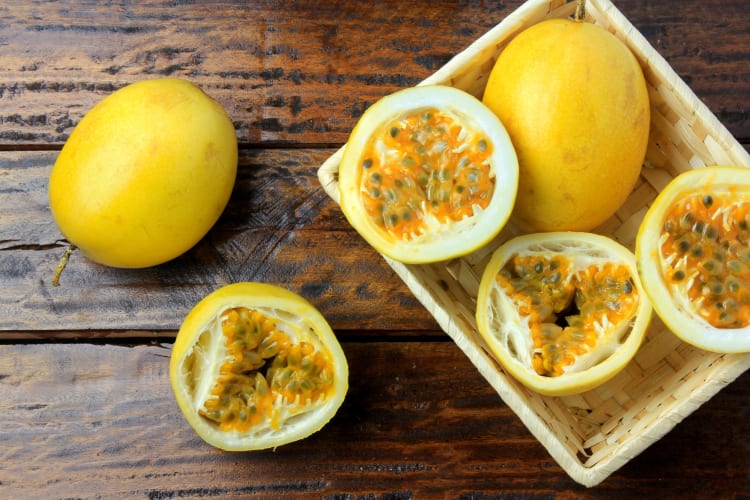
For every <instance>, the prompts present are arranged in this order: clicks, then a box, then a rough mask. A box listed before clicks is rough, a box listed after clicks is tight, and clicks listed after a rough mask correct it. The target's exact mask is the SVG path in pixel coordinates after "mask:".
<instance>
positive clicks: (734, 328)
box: [636, 166, 750, 353]
mask: <svg viewBox="0 0 750 500" xmlns="http://www.w3.org/2000/svg"><path fill="white" fill-rule="evenodd" d="M636 258H637V261H638V267H639V272H640V274H641V279H642V280H643V286H644V289H645V290H646V293H648V295H649V296H650V298H651V302H652V303H653V305H654V310H655V311H656V313H657V314H658V315H659V317H660V318H661V319H662V321H664V323H665V324H666V325H667V326H668V327H669V328H670V329H671V330H672V331H673V332H674V333H675V335H677V336H678V337H679V338H681V339H682V340H684V341H685V342H687V343H689V344H692V345H693V346H696V347H699V348H701V349H705V350H708V351H713V352H719V353H736V352H750V168H746V167H718V166H713V167H705V168H697V169H693V170H689V171H686V172H684V173H682V174H680V175H679V176H677V177H675V178H674V179H673V180H672V181H671V182H670V183H669V184H668V185H667V187H666V188H664V190H662V192H661V193H659V195H658V196H657V198H656V200H655V201H654V203H653V204H652V205H651V207H650V208H649V210H648V212H647V213H646V216H645V218H644V219H643V221H642V223H641V227H640V230H639V232H638V237H637V240H636Z"/></svg>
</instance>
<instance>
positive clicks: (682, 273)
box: [672, 269, 685, 281]
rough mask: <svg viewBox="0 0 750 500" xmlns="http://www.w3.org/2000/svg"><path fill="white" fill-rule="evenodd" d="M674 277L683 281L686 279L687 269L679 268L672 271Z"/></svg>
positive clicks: (675, 279)
mask: <svg viewBox="0 0 750 500" xmlns="http://www.w3.org/2000/svg"><path fill="white" fill-rule="evenodd" d="M672 279H673V280H674V281H682V280H684V279H685V271H683V270H682V269H678V270H677V271H675V272H673V273H672Z"/></svg>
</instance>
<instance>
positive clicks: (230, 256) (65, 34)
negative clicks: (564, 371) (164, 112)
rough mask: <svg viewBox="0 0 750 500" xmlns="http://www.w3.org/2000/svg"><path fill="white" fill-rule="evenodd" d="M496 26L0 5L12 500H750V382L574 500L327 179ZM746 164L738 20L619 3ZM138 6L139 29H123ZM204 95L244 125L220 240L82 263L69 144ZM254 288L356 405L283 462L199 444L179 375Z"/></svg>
mask: <svg viewBox="0 0 750 500" xmlns="http://www.w3.org/2000/svg"><path fill="white" fill-rule="evenodd" d="M520 3H521V2H520V1H518V0H514V1H508V2H478V1H461V2H453V1H436V0H432V1H423V0H413V1H410V2H406V3H404V2H391V1H388V2H373V5H370V2H361V3H358V2H313V1H303V2H280V1H260V2H240V1H237V2H230V1H227V2H156V1H145V2H89V1H87V2H82V1H81V2H34V3H31V2H26V1H23V0H5V1H4V2H3V4H2V5H0V286H1V287H2V292H0V330H1V331H0V339H2V344H1V345H0V414H2V415H3V420H2V423H0V497H2V498H18V497H22V498H71V497H76V498H89V497H136V498H137V497H148V498H175V497H180V498H182V497H200V496H206V497H243V496H248V497H264V498H266V497H283V498H330V499H332V498H342V499H343V498H347V499H349V498H352V499H353V498H490V497H495V498H497V497H500V498H540V497H555V496H560V497H565V498H567V497H584V496H586V497H588V496H591V497H609V496H623V495H628V494H634V493H635V492H638V494H643V495H644V496H646V497H655V496H660V497H671V496H675V497H684V496H701V497H703V496H706V497H711V498H722V497H723V498H727V497H737V496H748V495H750V444H749V443H750V399H749V398H748V394H750V374H748V373H745V374H744V375H742V376H740V377H739V378H738V379H737V380H736V381H735V382H734V383H732V384H731V385H729V386H728V387H726V388H725V389H724V390H722V391H721V392H720V393H719V394H718V395H717V396H715V397H714V398H713V399H711V400H710V401H708V402H706V403H705V404H703V405H702V406H701V407H700V408H699V409H698V410H697V411H696V412H695V413H693V414H692V415H690V416H689V417H688V418H687V419H685V420H684V421H683V422H682V423H680V424H679V425H677V426H676V427H675V428H674V429H673V430H672V431H671V432H670V433H668V434H667V436H665V437H664V438H662V439H661V440H660V441H658V442H657V443H655V444H654V445H652V446H651V447H649V448H648V449H647V450H646V451H644V452H643V453H641V454H640V455H639V456H637V457H635V458H634V459H633V460H631V461H630V462H629V463H628V464H627V465H625V466H624V467H622V468H621V469H620V470H618V471H616V472H615V473H614V474H612V475H611V476H610V477H609V478H608V479H607V480H606V481H604V482H603V483H602V484H601V485H599V486H597V487H595V488H590V489H586V488H584V487H583V486H581V485H579V484H577V483H576V482H574V481H573V480H572V479H570V477H568V475H566V473H565V472H564V471H563V470H562V469H561V468H560V467H559V465H558V464H557V463H556V462H555V461H554V460H553V459H552V458H550V455H549V454H548V453H547V451H546V450H545V448H544V447H543V446H542V445H541V444H540V443H539V442H538V441H537V440H535V439H534V437H533V436H532V435H531V434H530V432H529V431H528V430H527V429H526V427H525V426H524V425H523V424H522V423H521V422H520V421H519V419H518V418H517V416H516V415H515V414H514V413H513V412H512V411H511V410H510V409H509V408H508V407H507V406H506V405H505V404H504V403H503V401H502V400H501V399H500V397H499V396H498V394H497V393H495V392H494V391H493V389H492V388H491V387H490V386H489V385H488V384H487V383H486V381H485V380H484V379H483V378H482V377H481V376H480V375H479V373H478V372H477V371H476V370H475V368H474V366H473V365H472V364H471V363H470V362H469V360H468V359H467V358H466V356H464V354H463V353H462V352H461V351H460V350H459V349H458V348H457V347H456V345H455V344H454V343H453V342H452V341H451V340H450V338H448V337H447V336H446V335H445V334H444V333H443V332H442V331H441V330H440V329H439V327H438V325H437V323H436V322H435V320H434V319H433V318H432V317H431V316H430V315H429V314H428V313H427V312H426V311H425V309H424V308H423V307H422V306H421V304H420V303H419V302H418V301H417V300H415V298H414V297H413V296H412V294H411V293H410V292H409V290H408V289H407V288H406V286H405V285H404V284H403V283H402V281H401V280H400V279H399V278H398V277H397V276H396V275H395V274H394V273H393V271H392V270H391V269H390V267H389V266H388V265H387V264H386V263H385V262H384V260H383V259H382V258H381V257H380V256H379V255H378V254H377V253H376V252H375V251H374V250H372V249H371V248H370V247H368V246H367V245H366V244H365V243H364V242H363V240H362V239H361V238H360V237H359V236H358V235H357V234H356V233H355V232H354V231H353V230H352V229H351V228H350V227H349V226H348V224H347V222H346V220H345V219H344V217H343V216H342V214H341V212H340V210H339V208H338V206H337V205H336V204H335V203H334V202H332V201H331V200H330V199H329V198H328V197H327V196H326V194H325V193H324V192H323V190H322V189H321V188H320V185H319V184H318V181H317V178H316V171H317V168H318V167H319V166H320V164H321V163H322V162H323V161H324V160H325V159H326V158H328V156H329V155H331V154H332V153H333V152H334V151H335V150H336V149H337V148H338V147H340V146H341V145H342V144H343V143H344V142H345V141H346V140H347V137H348V133H349V132H350V130H351V128H352V127H353V126H354V124H355V123H356V121H357V119H358V118H359V117H360V116H361V115H362V113H363V111H364V110H365V109H366V108H367V107H368V106H369V105H370V104H372V103H373V102H374V101H375V100H376V99H378V98H379V97H381V96H383V95H385V94H388V93H390V92H392V91H394V90H396V89H399V88H402V87H407V86H412V85H415V84H417V83H418V82H419V81H420V80H422V79H423V78H425V77H426V76H428V75H429V74H431V73H432V72H434V71H435V70H436V69H437V68H439V67H440V66H441V65H443V64H444V63H446V62H447V61H448V60H449V59H450V58H451V57H452V56H454V55H455V54H457V53H458V52H460V51H461V50H463V49H464V48H466V47H467V46H468V45H469V44H470V43H471V42H472V41H473V40H475V39H476V38H477V37H478V36H480V35H481V34H482V33H484V32H486V31H487V30H488V29H490V28H491V27H492V26H493V25H495V24H496V23H498V22H499V21H501V20H502V19H503V18H504V17H505V16H507V15H508V14H509V13H510V12H511V11H513V10H514V9H515V8H517V7H518V5H519V4H520ZM615 3H616V5H617V7H618V8H619V9H620V10H621V11H622V12H623V13H624V14H625V15H626V16H627V17H628V19H629V20H630V21H631V22H632V23H633V24H634V25H635V26H636V28H637V29H638V30H640V31H641V32H642V33H643V34H644V35H645V37H646V38H647V39H648V40H649V41H650V43H651V44H653V45H654V47H655V48H656V49H657V50H658V51H659V52H660V53H661V54H662V55H663V56H664V57H665V58H666V59H667V60H668V61H669V63H670V64H671V65H672V67H673V68H674V69H675V70H676V72H677V73H678V74H679V75H680V76H681V77H682V78H683V79H684V80H685V81H686V82H687V83H688V84H689V85H690V86H691V88H692V89H693V90H694V91H695V93H696V94H697V95H698V97H700V98H701V99H702V100H703V101H704V102H705V103H706V104H707V106H708V107H709V108H710V109H711V111H713V112H714V113H715V114H716V115H717V116H718V118H719V119H720V120H721V122H722V123H723V124H725V125H726V126H727V127H728V129H729V130H730V132H731V133H732V134H733V135H734V136H735V137H736V138H738V139H739V140H740V141H741V142H742V143H743V144H744V145H745V147H748V145H750V60H749V57H748V56H749V54H750V29H749V28H748V27H749V26H750V15H749V14H748V8H747V5H746V2H744V1H740V0H726V1H721V2H718V1H716V2H700V1H697V0H687V1H676V0H673V1H663V0H659V1H656V0H644V1H635V0H617V1H616V2H615ZM131 4H132V5H131ZM162 76H172V77H181V78H186V79H189V80H192V81H194V82H196V83H197V84H198V85H200V86H201V87H202V88H204V89H205V90H206V91H207V92H208V93H209V94H211V95H212V96H214V97H215V98H216V99H217V100H218V101H220V102H221V104H222V105H223V106H224V107H225V108H226V110H227V111H228V112H229V114H230V115H231V117H232V119H233V121H234V123H235V125H236V130H237V139H238V141H239V144H240V169H239V175H238V179H237V183H236V188H235V190H234V192H233V195H232V198H231V200H230V203H229V206H228V207H227V209H226V211H225V212H224V214H223V216H222V217H221V219H220V220H219V222H218V223H217V225H216V226H215V227H214V228H213V229H212V230H211V231H210V233H209V234H208V235H207V236H206V237H205V238H204V239H203V240H202V241H201V242H200V244H198V245H197V247H195V248H194V249H192V250H191V251H189V252H188V253H187V254H185V255H183V256H182V257H180V258H178V259H176V260H174V261H172V262H170V263H167V264H164V265H161V266H158V267H155V268H151V269H145V270H135V271H134V270H118V269H110V268H105V267H102V266H99V265H96V264H93V263H92V262H90V261H88V260H86V259H85V258H84V257H82V256H81V255H79V254H74V255H73V257H72V259H71V260H70V263H69V265H68V267H67V269H66V271H65V272H64V274H63V276H62V280H61V286H59V287H53V286H52V285H51V283H50V282H51V278H52V275H53V272H54V269H55V266H56V264H57V262H58V259H59V258H60V256H61V254H62V252H63V250H64V248H65V244H66V243H65V241H64V240H63V238H62V236H61V235H60V233H59V231H58V229H57V228H56V226H55V224H54V222H53V220H52V218H51V215H50V212H49V207H48V202H47V191H46V190H47V178H48V174H49V172H50V168H51V166H52V164H53V163H54V161H55V158H56V155H57V153H58V151H59V149H60V147H61V146H62V144H63V143H64V142H65V140H66V138H67V137H68V136H69V134H70V133H71V131H72V130H73V127H74V126H75V125H76V123H77V122H78V121H79V120H80V119H81V117H82V116H83V114H84V113H85V112H86V111H87V110H88V109H89V108H91V106H92V105H93V104H94V103H96V102H97V101H99V100H100V99H101V98H103V97H104V96H106V95H108V94H109V93H111V92H112V91H114V90H115V89H117V88H120V87H122V86H123V85H125V84H127V83H131V82H134V81H138V80H143V79H147V78H155V77H162ZM236 281H263V282H268V283H273V284H278V285H281V286H284V287H287V288H289V289H291V290H293V291H296V292H297V293H299V294H301V295H302V296H304V297H306V298H307V299H308V300H310V301H311V302H312V303H313V304H314V305H315V306H316V307H317V308H318V309H319V310H320V311H321V312H322V313H323V314H324V315H325V316H326V317H327V319H328V320H329V322H330V323H331V325H332V326H333V328H334V329H335V331H336V333H337V335H338V337H339V339H340V341H341V343H342V345H343V348H344V350H345V352H346V355H347V358H348V360H349V363H350V372H351V373H350V374H351V380H350V389H349V392H348V395H347V399H346V401H345V403H344V405H343V407H342V408H341V409H340V411H339V413H338V414H337V415H336V417H335V418H334V419H333V420H332V421H331V422H330V423H329V424H328V425H327V426H326V427H325V428H324V429H323V430H322V431H321V432H319V433H317V434H315V435H313V436H312V437H310V438H308V439H306V440H304V441H301V442H297V443H294V444H291V445H287V446H283V447H280V448H278V449H276V450H275V451H263V452H255V453H244V454H236V453H226V452H221V451H218V450H216V449H213V448H211V447H209V446H208V445H206V444H204V443H203V442H202V441H201V440H200V439H199V438H198V437H197V436H196V435H195V434H194V433H193V432H192V430H191V429H190V427H189V426H188V425H187V423H186V422H185V420H184V419H183V417H182V415H181V414H180V412H179V410H178V408H177V405H176V403H175V402H174V399H173V396H172V392H171V389H170V386H169V379H168V362H169V355H170V351H171V344H172V341H173V339H174V336H175V333H176V330H177V329H178V328H179V325H180V323H181V321H182V319H183V317H184V316H185V314H186V313H187V311H188V310H189V309H190V308H191V307H192V306H193V305H194V304H195V303H196V302H197V301H198V300H199V299H200V298H202V297H203V296H204V295H206V294H207V293H208V292H210V291H211V290H213V289H215V288H217V287H218V286H220V285H224V284H227V283H231V282H236Z"/></svg>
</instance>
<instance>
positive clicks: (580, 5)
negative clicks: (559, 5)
mask: <svg viewBox="0 0 750 500" xmlns="http://www.w3.org/2000/svg"><path fill="white" fill-rule="evenodd" d="M585 18H586V0H576V13H575V14H574V16H573V19H575V20H576V21H583V20H584V19H585Z"/></svg>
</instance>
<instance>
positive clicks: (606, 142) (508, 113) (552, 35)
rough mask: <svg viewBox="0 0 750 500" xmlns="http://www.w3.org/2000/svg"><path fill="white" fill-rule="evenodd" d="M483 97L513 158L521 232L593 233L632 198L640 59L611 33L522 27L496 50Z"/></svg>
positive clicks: (642, 147) (548, 24)
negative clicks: (499, 123)
mask: <svg viewBox="0 0 750 500" xmlns="http://www.w3.org/2000/svg"><path fill="white" fill-rule="evenodd" d="M483 101H484V103H485V104H486V105H487V106H488V107H489V108H490V109H492V110H493V111H494V112H495V113H496V114H497V115H498V116H499V117H500V120H501V121H502V122H503V123H504V124H505V126H506V128H507V130H508V133H509V134H510V136H511V140H512V142H513V145H514V147H515V149H516V152H517V154H518V160H519V169H520V176H519V187H518V194H517V198H516V205H515V208H514V214H513V216H512V218H513V220H514V221H516V222H517V223H518V224H520V225H521V226H522V227H524V228H526V229H527V230H536V231H551V230H555V231H564V230H571V231H589V230H592V229H594V228H595V227H597V226H598V225H600V224H601V223H603V222H605V221H606V220H607V219H608V218H609V217H611V216H612V215H613V214H614V212H615V211H616V210H617V209H618V208H619V207H620V206H621V205H622V203H623V202H624V201H625V199H626V198H627V196H628V195H629V194H630V192H631V190H632V189H633V186H634V184H635V182H636V181H637V179H638V176H639V174H640V170H641V166H642V163H643V160H644V157H645V154H646V147H647V144H648V135H649V126H650V107H649V98H648V91H647V88H646V83H645V79H644V77H643V73H642V71H641V68H640V66H639V65H638V62H637V60H636V58H635V57H634V56H633V54H632V53H631V52H630V50H629V49H628V48H627V47H626V46H625V45H624V44H623V43H621V42H620V41H619V40H618V39H617V38H616V37H615V36H614V35H612V34H611V33H609V32H607V31H605V30H604V29H602V28H600V27H598V26H595V25H593V24H590V23H585V22H578V21H572V20H567V19H554V20H548V21H544V22H541V23H539V24H536V25H534V26H532V27H530V28H528V29H527V30H525V31H523V32H522V33H520V34H519V35H518V36H517V37H516V38H514V39H513V40H512V41H511V42H510V43H509V44H508V46H507V47H506V48H505V49H504V50H503V52H502V53H501V54H500V56H499V58H498V60H497V62H496V64H495V66H494V67H493V70H492V72H491V74H490V77H489V80H488V82H487V86H486V89H485V93H484V96H483Z"/></svg>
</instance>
